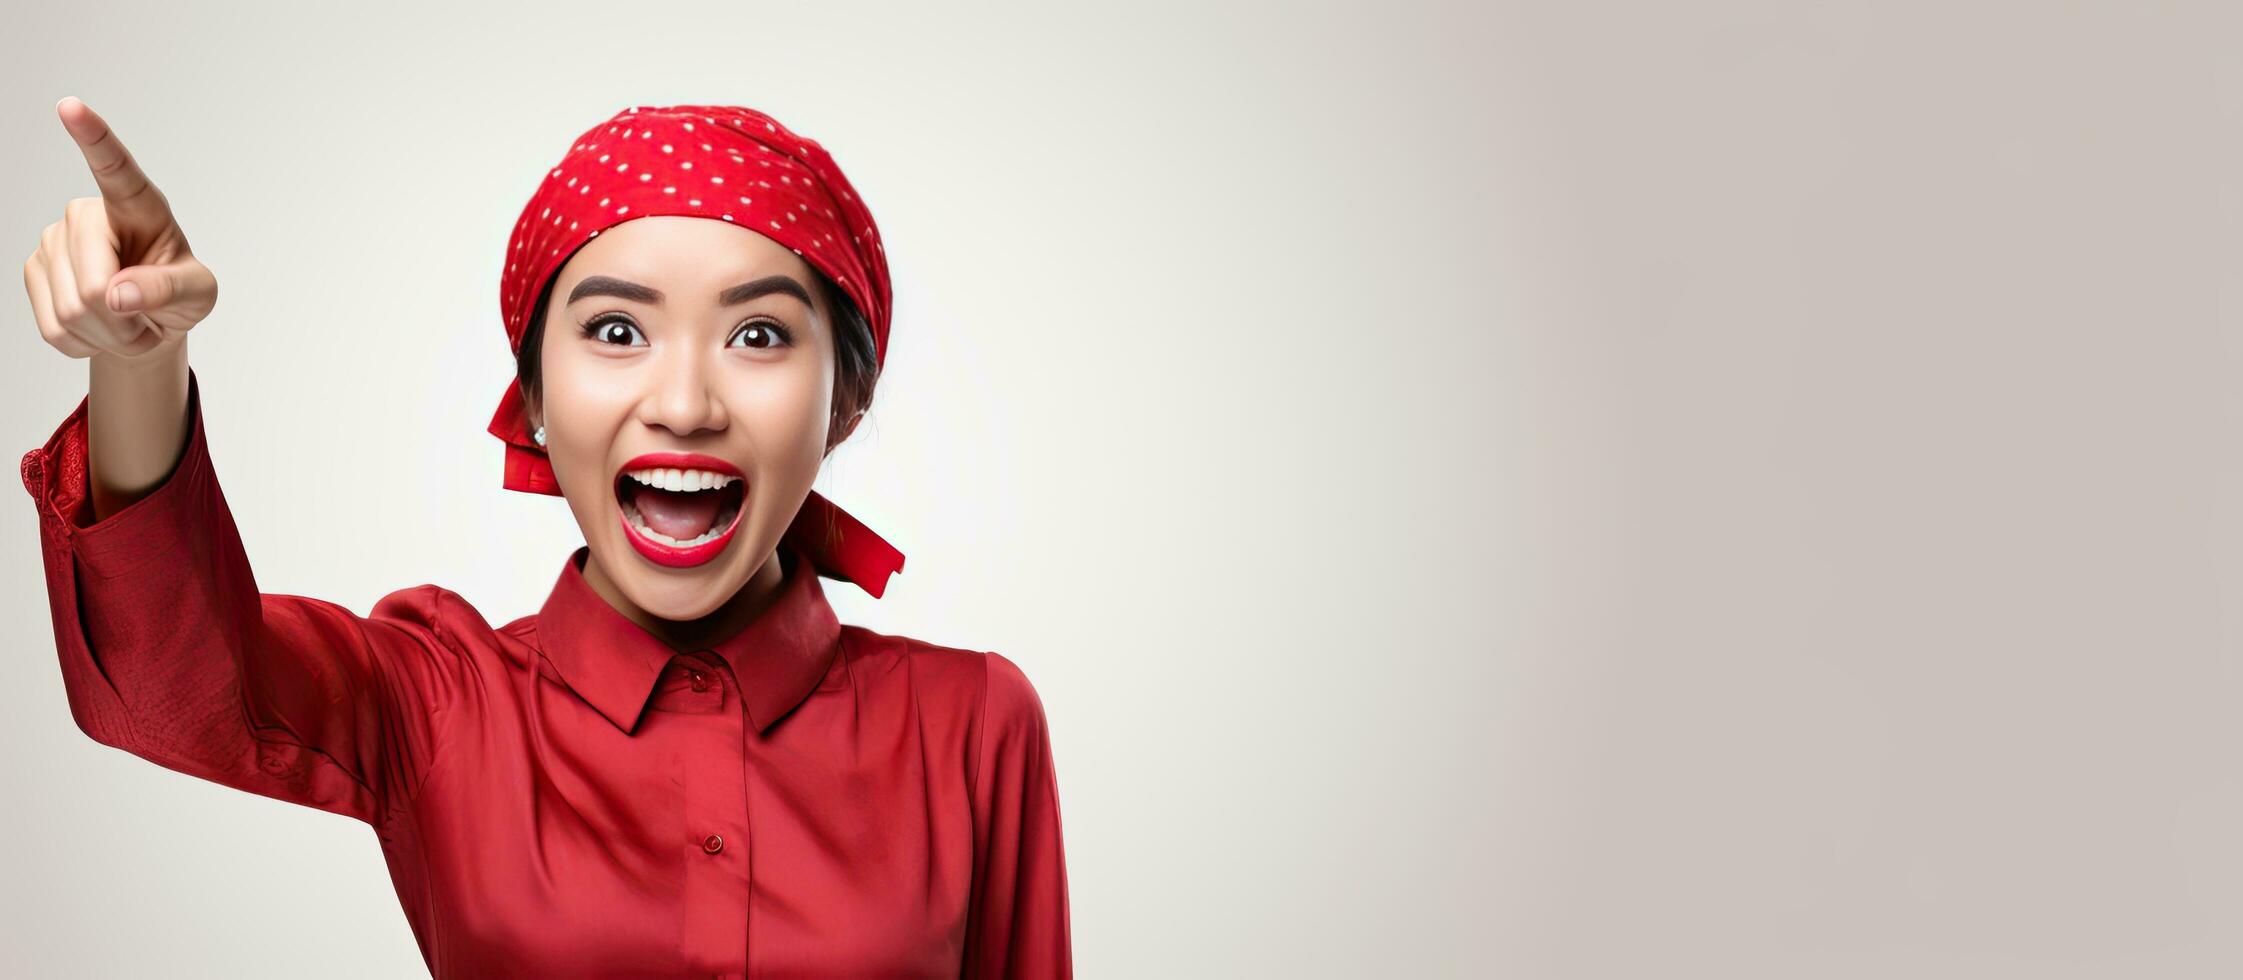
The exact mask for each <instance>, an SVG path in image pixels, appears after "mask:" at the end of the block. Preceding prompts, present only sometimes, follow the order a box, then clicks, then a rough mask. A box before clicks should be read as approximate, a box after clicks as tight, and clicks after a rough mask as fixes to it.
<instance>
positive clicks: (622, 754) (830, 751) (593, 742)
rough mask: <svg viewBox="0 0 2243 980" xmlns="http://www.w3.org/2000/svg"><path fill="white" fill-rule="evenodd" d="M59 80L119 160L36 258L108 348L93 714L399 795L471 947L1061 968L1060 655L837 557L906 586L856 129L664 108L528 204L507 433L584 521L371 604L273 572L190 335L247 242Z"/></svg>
mask: <svg viewBox="0 0 2243 980" xmlns="http://www.w3.org/2000/svg"><path fill="white" fill-rule="evenodd" d="M59 111H61V113H62V115H63V121H64V123H65V126H66V127H67V128H69V129H70V131H71V133H72V135H73V136H74V137H75V138H76V139H77V140H78V143H79V146H80V148H81V150H83V152H84V153H85V156H86V159H87V161H88V163H89V164H90V165H91V166H92V168H93V172H94V174H95V176H96V180H97V181H98V182H99V183H100V184H101V187H102V192H103V200H102V201H101V202H94V203H88V204H74V205H73V207H72V209H71V210H70V212H69V214H70V218H69V219H68V220H67V221H66V222H64V223H58V226H57V228H56V229H50V231H49V234H48V236H47V237H48V239H49V240H50V241H51V244H52V248H51V249H50V248H49V247H48V246H47V245H46V244H43V245H42V249H41V251H40V253H38V254H37V255H35V256H34V257H33V261H32V263H28V264H27V266H26V281H27V284H29V285H30V286H31V291H32V299H33V308H34V312H35V315H36V317H37V319H38V320H39V323H40V328H41V331H42V334H43V335H44V336H46V337H47V338H48V339H49V341H50V342H51V343H53V344H54V345H55V346H56V347H57V348H59V349H62V350H64V351H65V352H66V353H71V354H73V356H82V357H92V358H93V363H92V365H91V377H92V379H93V382H92V389H91V391H90V392H89V393H88V396H87V398H86V399H85V400H84V401H81V402H80V403H79V405H78V408H77V410H76V411H74V412H72V413H71V414H70V415H69V416H68V417H67V418H65V419H64V421H63V422H62V424H61V426H59V427H58V428H57V429H56V430H55V433H54V435H53V436H52V437H50V438H49V439H48V441H47V442H46V444H45V445H43V446H41V447H39V448H37V449H34V450H32V451H31V452H30V453H28V454H26V456H25V458H24V463H23V476H24V486H25V489H26V490H28V491H29V492H30V493H31V494H32V496H33V498H34V499H35V500H36V501H37V502H38V512H39V530H40V540H41V545H42V554H43V560H44V562H45V568H46V581H47V587H48V592H49V598H50V600H51V602H50V608H51V610H52V612H53V617H54V627H55V640H56V648H57V652H58V653H59V655H60V658H61V664H62V676H63V682H64V685H65V688H66V690H67V692H68V694H69V698H70V707H71V711H72V715H73V717H74V718H75V719H76V720H77V722H78V725H79V727H80V728H81V729H82V730H83V731H84V732H85V733H86V734H87V735H89V736H90V737H92V738H93V739H95V740H96V741H99V742H101V743H102V744H105V745H111V746H115V747H117V748H119V749H123V750H125V751H127V752H131V753H133V754H134V755H137V756H141V757H143V758H145V759H148V760H150V761H152V762H155V763H158V764H160V765H163V766H165V767H167V768H171V769H174V770H177V771H180V772H183V773H188V774H190V775H193V776H196V777H198V778H202V779H207V780H211V781H213V782H217V783H221V784H224V785H227V786H231V787H235V788H238V789H242V790H245V791H248V792H252V793H257V794H260V795H263V796H268V797H272V798H275V799H282V800H288V801H291V802H294V803H298V804H302V805H304V806H307V807H313V808H317V809H320V810H324V811H328V812H331V813H338V814H343V815H347V816H350V817H352V818H354V819H357V820H361V821H364V822H366V823H368V824H369V825H371V826H373V827H375V828H376V829H377V830H378V831H379V835H378V837H379V840H380V842H381V847H382V851H383V855H384V857H385V858H386V859H387V860H388V862H389V868H390V872H391V875H392V877H393V879H394V880H395V883H396V885H397V894H398V897H399V899H400V900H401V901H402V902H403V903H404V908H405V913H406V918H407V921H408V922H409V923H410V924H411V926H412V928H413V932H414V935H415V937H416V938H417V940H418V941H419V944H420V948H421V953H422V955H423V957H424V958H425V959H426V961H427V963H428V965H429V969H430V971H431V973H432V974H434V975H435V976H437V977H480V976H517V975H526V976H546V977H576V976H655V975H659V976H716V977H743V976H747V975H750V974H754V975H759V976H763V975H768V976H796V975H821V976H824V975H832V976H915V977H959V976H966V977H983V976H988V977H996V976H1006V977H1016V976H1033V977H1063V976H1069V975H1071V973H1072V969H1073V967H1072V955H1071V943H1070V938H1069V937H1070V927H1069V918H1068V900H1067V880H1066V871H1065V859H1064V857H1063V851H1064V848H1063V846H1062V841H1061V837H1062V835H1061V831H1060V819H1059V801H1058V783H1057V780H1056V778H1055V776H1054V775H1053V768H1052V756H1051V748H1050V737H1049V735H1050V732H1049V725H1048V722H1047V719H1046V717H1045V714H1044V709H1043V702H1042V699H1041V698H1040V697H1039V696H1038V694H1037V692H1036V689H1035V687H1034V686H1033V685H1032V684H1030V683H1029V681H1028V678H1027V675H1026V674H1025V673H1024V672H1023V671H1022V670H1021V668H1020V667H1019V666H1018V665H1017V664H1016V663H1014V662H1013V661H1012V660H1011V659H1009V658H1007V657H1005V656H1003V655H1001V654H998V653H996V652H994V651H985V650H975V649H972V648H967V647H955V646H945V645H940V644H936V643H931V642H927V641H924V640H918V639H912V638H909V637H904V636H895V635H888V634H882V633H876V632H873V631H871V630H867V629H864V628H861V627H857V626H847V625H843V624H841V623H840V622H839V620H838V619H837V618H836V616H835V614H834V610H833V608H832V606H831V605H830V604H829V603H828V602H827V601H826V598H825V593H824V586H823V584H822V582H821V579H824V578H833V579H837V580H840V581H846V582H850V583H854V584H856V585H857V586H859V587H861V588H863V589H865V590H866V591H867V592H868V593H871V594H872V595H875V596H878V595H880V594H881V592H882V590H883V588H884V587H885V585H886V583H887V581H888V578H889V577H890V576H891V575H892V574H894V573H895V572H897V571H899V570H900V569H901V568H902V563H903V556H902V554H901V553H900V552H898V551H896V550H895V549H894V548H893V547H891V546H889V545H888V544H887V542H886V541H884V540H882V539H881V538H880V537H879V536H878V535H875V534H873V533H872V532H871V530H870V529H869V528H866V527H865V526H864V525H863V524H861V523H859V522H857V521H855V520H854V519H853V518H851V517H849V515H847V514H846V513H844V512H842V511H841V510H840V509H839V508H838V507H835V506H833V505H832V504H831V503H830V502H827V501H825V500H824V499H823V498H822V497H821V496H819V495H818V494H817V493H816V492H815V491H813V490H812V489H811V486H812V484H813V483H814V482H815V480H816V477H817V474H818V470H819V467H820V465H821V464H822V462H823V461H824V459H825V457H826V455H827V454H828V453H829V452H831V451H832V449H833V448H834V447H835V446H837V445H838V444H840V442H841V441H843V440H844V439H846V438H848V436H849V433H850V432H852V431H853V430H854V429H855V427H856V425H857V422H858V420H859V419H861V418H862V417H863V415H864V413H865V411H866V409H867V407H868V406H869V404H870V402H871V398H872V391H873V387H874V384H875V382H876V380H877V379H878V377H879V373H880V370H881V365H882V362H883V359H884V356H885V351H886V339H887V336H888V327H889V314H890V303H889V284H888V271H887V261H886V258H885V254H884V253H885V247H884V246H883V245H882V243H881V241H880V236H879V232H878V228H877V226H875V225H874V224H873V222H872V216H871V213H870V212H869V211H868V210H867V209H866V208H865V206H864V203H863V201H862V200H861V198H860V197H858V195H857V194H856V193H855V190H854V188H853V187H852V186H851V185H850V184H849V182H848V180H847V178H845V177H844V176H843V175H842V174H841V171H840V169H839V168H838V167H837V166H836V165H834V163H833V161H832V159H831V157H830V156H828V155H827V154H826V152H825V150H824V149H823V148H822V147H820V146H818V144H816V143H815V142H813V141H811V140H809V139H807V138H805V137H802V136H800V135H798V134H795V133H793V132H792V131H790V130H788V129H786V128H785V127H783V126H780V125H779V124H778V122H777V121H776V120H774V119H772V118H770V117H769V116H766V115H764V114H762V113H758V112H756V111H754V110H752V109H746V108H742V107H737V106H698V105H697V106H671V107H664V108H646V107H632V108H630V109H627V110H625V111H623V112H620V113H617V114H616V115H615V116H614V117H613V118H611V119H609V120H607V121H605V122H603V123H601V124H600V125H599V126H596V127H594V128H593V129H592V130H590V131H588V132H586V133H584V134H583V135H582V136H580V137H579V138H578V139H577V140H576V142H575V144H574V145H573V146H572V148H571V149H570V151H569V152H568V154H567V155H566V156H565V157H564V159H563V161H562V163H561V165H560V166H558V167H555V168H553V169H552V170H551V171H550V172H549V173H548V174H547V175H546V177H545V180H544V181H543V183H542V184H541V185H540V187H539V189H538V191H537V192H536V194H535V195H534V196H533V197H532V198H531V200H530V202H529V204H528V205H527V206H525V207H524V208H523V210H522V215H521V219H520V220H519V221H518V222H517V223H516V225H515V229H514V235H513V237H512V239H511V241H510V242H509V249H508V254H507V263H506V271H505V274H504V276H503V277H502V280H501V286H500V288H501V296H500V299H501V311H502V314H503V316H504V319H505V324H506V328H507V335H508V339H509V342H510V343H512V344H513V345H514V346H515V351H516V361H515V370H514V375H515V376H514V378H513V379H512V380H511V381H510V382H509V384H508V389H507V393H506V397H505V398H503V399H502V400H501V402H500V405H499V411H498V413H497V414H496V415H495V416H494V417H493V419H492V421H491V423H490V425H489V431H491V432H492V433H493V434H495V435H497V436H498V437H499V438H500V439H502V440H503V441H504V442H505V446H506V448H505V453H506V456H505V459H506V468H505V471H504V472H505V485H506V486H507V487H509V488H512V489H516V490H521V491H524V492H528V493H538V494H557V495H560V496H562V497H564V498H565V499H566V501H567V504H568V507H569V509H570V511H571V512H572V513H573V514H574V515H575V518H576V521H577V524H578V526H579V528H580V529H581V530H582V532H583V534H584V538H585V544H584V546H582V547H579V548H576V549H574V551H573V552H572V553H571V554H570V555H569V556H568V557H567V558H566V560H564V561H562V562H561V563H560V566H561V567H560V570H559V574H558V576H557V577H556V578H555V579H554V580H553V586H552V589H551V591H550V593H549V594H548V596H547V598H546V600H545V602H544V604H543V605H542V606H541V607H540V608H539V609H538V611H537V612H536V613H534V614H531V615H527V616H522V617H520V618H517V619H515V620H513V621H511V622H508V623H505V624H504V625H503V626H499V627H495V628H494V627H493V626H492V625H491V622H490V620H489V619H488V618H486V617H485V616H484V615H483V614H482V613H481V612H480V611H478V610H477V609H475V608H474V607H473V606H472V605H470V604H469V603H468V602H467V601H466V600H465V599H463V598H462V597H461V596H459V595H458V594H457V593H454V592H452V591H450V590H447V589H443V588H440V587H438V586H435V585H419V586H414V587H412V588H408V589H401V590H398V591H396V592H392V593H390V594H389V595H387V596H385V597H384V598H383V599H382V600H381V601H380V602H378V603H376V604H375V606H374V607H373V610H372V612H371V613H370V614H369V615H365V616H361V615H358V614H356V613H353V612H352V611H350V610H348V609H346V608H344V607H342V606H340V605H337V604H335V603H331V602H323V601H320V600H316V599H308V598H304V597H301V596H295V595H289V594H285V593H267V592H263V591H261V590H260V589H259V586H258V582H257V580H256V578H255V576H254V575H253V574H252V573H251V570H250V565H249V561H248V558H247V556H246V554H245V553H244V552H243V549H242V542H241V536H240V534H239V531H238V529H237V527H236V526H235V524H234V519H233V515H232V513H231V511H230V510H229V509H228V507H227V505H226V500H225V496H224V494H223V493H222V492H221V490H220V488H219V484H218V478H217V475H216V473H217V469H216V465H215V463H214V462H213V461H212V459H211V456H210V451H209V442H208V440H207V438H206V436H205V429H204V421H205V420H204V415H203V400H202V389H201V387H200V382H199V380H198V379H197V378H196V376H195V375H194V373H193V372H191V371H190V370H189V369H188V367H187V361H186V354H185V345H184V344H181V343H178V342H177V340H178V338H179V337H180V336H182V335H183V334H184V332H185V330H186V329H187V328H188V327H190V326H192V325H193V324H194V323H195V322H196V321H198V320H200V319H201V318H202V317H203V316H204V315H205V314H207V313H208V312H209V309H210V305H211V303H212V302H213V301H214V299H215V295H216V290H215V280H214V279H211V278H210V277H209V276H208V271H207V270H205V269H202V268H201V266H200V264H199V263H196V262H194V260H193V259H192V257H191V256H187V255H186V253H185V239H184V237H183V236H179V235H177V233H176V227H175V226H174V225H173V224H172V222H171V219H170V215H169V211H168V207H166V206H165V205H164V204H163V201H162V197H161V195H160V194H154V193H151V192H152V190H153V188H152V187H151V186H150V185H148V184H147V181H146V178H145V176H144V175H142V174H140V172H139V170H138V168H137V166H136V165H134V164H133V163H132V161H131V159H130V157H129V155H126V154H125V153H124V151H123V148H122V146H123V145H122V143H121V142H120V141H119V140H118V139H116V137H115V135H114V134H113V133H110V132H109V131H108V129H107V126H106V124H105V123H103V122H102V121H101V120H100V119H99V117H96V116H94V115H93V114H92V111H91V110H90V109H87V108H86V107H84V106H83V105H82V104H79V103H76V102H75V101H74V100H65V103H64V105H63V106H62V107H60V109H59ZM112 222H114V223H115V224H116V225H117V226H119V227H120V228H121V229H122V230H123V231H125V232H126V234H123V235H121V236H120V235H117V234H114V233H113V231H112ZM58 229H59V230H58ZM151 241H153V242H159V243H161V242H170V243H173V244H174V245H175V246H176V251H173V252H165V251H162V250H161V249H155V250H149V249H146V248H144V247H143V246H142V243H145V242H151ZM119 242H123V243H126V244H125V245H124V246H123V247H124V248H125V251H124V252H122V253H119V254H115V255H110V254H108V253H107V251H105V250H111V249H117V248H119V247H120V246H119V245H118V244H117V243H119ZM74 256H75V257H77V258H78V260H79V262H78V263H77V264H73V262H72V259H73V257H74ZM34 273H36V275H34ZM125 283H131V284H133V285H135V286H136V287H138V288H139V289H140V290H141V291H142V293H141V295H140V296H139V297H137V298H135V297H128V296H125V295H123V294H122V290H121V288H119V287H121V285H122V284H125ZM49 284H51V285H49ZM105 291H106V292H105ZM557 296H558V297H565V299H564V300H563V301H562V302H560V303H558V304H556V303H554V302H553V299H554V297H557ZM93 433H102V434H103V435H102V436H101V438H99V439H94V438H92V434H93ZM112 436H114V438H112ZM307 884H308V883H307ZM304 972H325V971H321V970H318V969H317V968H316V967H315V968H312V969H309V970H306V971H304Z"/></svg>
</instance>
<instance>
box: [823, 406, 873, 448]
mask: <svg viewBox="0 0 2243 980" xmlns="http://www.w3.org/2000/svg"><path fill="white" fill-rule="evenodd" d="M863 418H864V413H863V412H861V411H860V412H854V413H851V414H850V416H849V417H848V418H845V419H842V420H841V428H840V429H839V430H838V431H836V432H833V433H831V434H829V435H827V436H826V439H827V441H828V442H830V443H831V444H832V446H834V447H838V446H840V445H841V444H842V443H844V442H848V441H849V436H850V434H851V433H854V432H856V431H857V423H858V422H859V421H860V420H862V419H863ZM827 451H828V452H831V451H832V448H830V447H829V448H828V449H827Z"/></svg>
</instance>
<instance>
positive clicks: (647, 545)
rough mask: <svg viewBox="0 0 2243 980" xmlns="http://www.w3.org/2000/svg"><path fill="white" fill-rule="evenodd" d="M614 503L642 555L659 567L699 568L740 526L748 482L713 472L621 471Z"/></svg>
mask: <svg viewBox="0 0 2243 980" xmlns="http://www.w3.org/2000/svg"><path fill="white" fill-rule="evenodd" d="M615 500H616V503H617V504H618V505H619V506H620V507H621V508H622V511H623V527H624V532H625V533H626V534H627V535H628V536H629V537H630V538H631V544H632V546H633V547H635V548H637V549H638V551H639V553H640V554H642V555H645V556H646V557H647V558H648V559H649V560H652V561H654V562H656V563H658V564H662V565H669V566H673V567H676V566H684V565H698V564H701V563H702V562H705V561H708V560H709V559H711V558H714V557H716V555H717V553H718V552H720V551H722V550H723V549H724V545H725V543H726V542H728V541H730V540H731V537H732V533H733V531H734V530H736V529H737V528H738V527H739V523H740V513H741V511H742V509H743V508H744V505H745V504H746V501H747V481H746V480H745V479H743V478H742V477H741V476H739V475H738V474H737V473H722V472H718V471H716V470H714V469H694V468H684V467H679V468H670V467H646V468H637V467H625V468H624V470H623V472H621V473H618V474H616V477H615Z"/></svg>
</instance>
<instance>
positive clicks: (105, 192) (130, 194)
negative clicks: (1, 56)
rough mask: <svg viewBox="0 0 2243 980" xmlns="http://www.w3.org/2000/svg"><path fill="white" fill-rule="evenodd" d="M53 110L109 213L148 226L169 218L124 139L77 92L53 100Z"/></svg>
mask: <svg viewBox="0 0 2243 980" xmlns="http://www.w3.org/2000/svg"><path fill="white" fill-rule="evenodd" d="M55 112H56V113H57V114H59V115H61V117H62V127H63V128H64V129H66V130H68V131H69V132H70V138H71V139H72V140H74V141H76V142H77V144H78V151H79V152H80V153H82V154H84V155H85V158H86V166H87V167H89V168H91V169H92V170H93V179H94V183H95V184H97V185H99V186H100V188H101V199H102V201H103V202H105V203H107V204H108V206H109V212H110V214H111V215H112V216H113V217H122V218H125V219H126V220H131V221H134V222H136V223H138V224H141V225H143V226H146V227H150V228H153V227H160V226H161V225H162V224H164V223H167V222H169V221H170V217H171V215H170V212H171V208H170V206H169V205H167V204H165V203H164V199H163V194H162V193H160V192H158V191H157V190H156V185H154V184H152V183H150V182H149V181H148V175H147V174H145V173H142V172H141V170H140V164H139V163H137V162H135V161H134V160H133V158H132V152H131V151H129V150H127V149H125V144H124V141H122V140H120V139H118V138H117V133H116V131H115V130H112V129H110V128H109V123H108V122H107V121H106V120H104V119H102V118H101V116H100V115H99V114H98V113H96V112H94V111H93V107H92V106H89V105H87V104H85V102H83V101H81V100H80V99H79V98H78V97H77V96H67V97H65V98H64V99H63V100H62V101H61V102H58V103H56V104H55Z"/></svg>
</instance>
